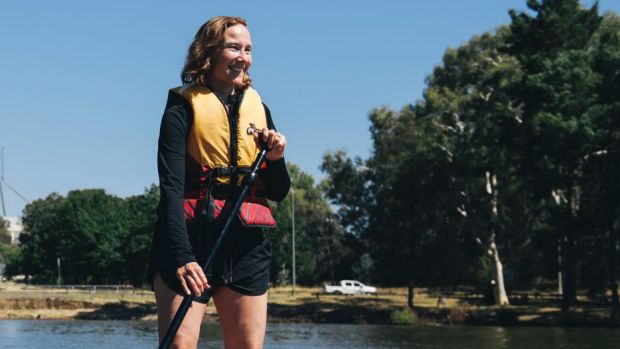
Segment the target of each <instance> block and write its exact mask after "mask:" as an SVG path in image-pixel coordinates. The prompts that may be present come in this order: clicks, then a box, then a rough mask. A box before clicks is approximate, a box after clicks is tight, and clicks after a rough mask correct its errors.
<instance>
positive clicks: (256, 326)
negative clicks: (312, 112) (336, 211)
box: [151, 17, 290, 348]
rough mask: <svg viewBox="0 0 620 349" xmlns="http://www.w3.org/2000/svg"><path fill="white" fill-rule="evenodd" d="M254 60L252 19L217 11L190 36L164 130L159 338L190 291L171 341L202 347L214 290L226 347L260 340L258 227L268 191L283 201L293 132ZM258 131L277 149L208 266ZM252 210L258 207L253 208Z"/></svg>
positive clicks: (266, 252)
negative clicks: (254, 78)
mask: <svg viewBox="0 0 620 349" xmlns="http://www.w3.org/2000/svg"><path fill="white" fill-rule="evenodd" d="M251 64H252V40H251V37H250V33H249V31H248V28H247V23H246V21H245V20H244V19H242V18H239V17H215V18H212V19H210V20H209V21H207V22H206V23H205V24H204V25H202V27H201V28H200V29H199V30H198V32H197V33H196V36H195V38H194V41H193V42H192V44H191V45H190V48H189V52H188V55H187V59H186V62H185V66H184V68H183V72H182V74H181V77H182V80H183V86H182V87H179V88H174V89H172V90H170V92H169V95H168V102H167V104H166V109H165V112H164V115H163V118H162V124H161V129H160V136H159V147H158V159H157V163H158V171H159V180H160V194H161V197H160V203H159V207H158V210H157V214H158V221H157V224H156V228H155V235H154V239H153V254H152V263H151V266H152V267H151V275H152V282H153V289H154V291H155V298H156V302H157V314H158V328H159V338H160V340H161V339H162V338H163V336H164V334H165V332H166V329H167V328H168V326H169V324H170V322H171V321H172V318H173V317H174V314H175V313H176V310H177V309H178V307H179V304H180V303H181V301H182V299H183V295H186V294H190V292H192V293H194V295H195V296H196V301H195V302H194V303H193V304H192V307H191V308H190V310H189V311H188V313H187V315H186V316H185V319H184V320H183V323H182V325H181V327H180V328H179V331H178V332H177V335H176V337H175V339H174V341H173V343H172V347H173V348H195V347H196V345H197V343H198V338H199V332H200V324H201V322H202V318H203V315H204V312H205V309H206V304H207V302H208V301H209V299H210V298H211V297H212V298H213V301H214V303H215V307H216V309H217V312H218V315H219V318H220V323H221V326H222V332H223V336H224V343H225V346H226V348H262V346H263V340H264V335H265V325H266V319H267V285H268V282H269V262H270V259H271V247H270V245H269V243H268V242H267V241H266V240H265V239H264V236H263V232H262V228H261V226H271V225H273V224H274V223H275V221H273V219H272V218H271V215H270V211H269V209H268V207H267V206H265V201H264V198H267V199H270V200H274V201H281V200H282V199H283V198H284V197H285V196H286V194H287V193H288V190H289V188H290V178H289V176H288V172H287V170H286V165H285V162H284V149H285V147H286V138H285V137H284V136H283V135H282V134H280V133H278V132H276V130H275V127H274V125H273V121H272V120H271V115H270V113H269V109H268V108H267V107H266V106H265V105H264V104H263V103H262V101H261V99H260V97H259V95H258V94H257V93H256V91H255V90H253V89H252V88H251V80H250V78H249V75H248V69H249V68H250V65H251ZM250 124H251V127H249V126H250ZM257 130H261V132H260V134H259V132H257ZM258 137H262V139H263V141H265V142H266V144H267V145H268V147H269V149H270V150H269V152H268V153H267V156H266V159H267V161H266V165H265V166H264V167H263V168H262V170H261V173H260V177H259V179H260V180H262V181H261V183H260V184H257V185H255V188H254V190H253V193H252V197H250V198H248V202H249V201H251V202H252V203H251V204H249V203H248V204H247V206H242V209H241V210H240V211H239V213H238V216H239V217H240V219H239V220H238V221H237V222H236V224H235V225H234V227H233V228H232V229H231V231H230V232H229V233H228V235H227V236H226V240H225V241H224V244H223V246H222V248H221V250H220V252H219V253H218V255H217V257H216V259H215V262H214V265H213V267H212V268H211V270H210V271H209V272H208V273H207V275H205V273H204V272H203V271H202V269H201V267H200V264H202V263H204V260H205V259H206V257H207V256H208V254H209V253H210V249H211V246H212V245H213V243H214V241H215V238H216V234H217V232H218V231H219V226H218V223H219V222H220V218H219V217H217V215H218V213H219V212H222V211H223V212H225V211H226V209H225V199H226V198H227V197H229V196H230V195H231V194H232V193H234V191H235V189H236V188H237V187H238V184H239V183H240V182H241V179H242V177H243V175H244V173H246V172H245V171H246V170H247V168H248V167H249V166H250V165H251V163H252V162H253V160H254V158H255V155H256V154H257V153H258V151H259V146H258V145H257V144H258ZM244 205H245V204H244ZM222 207H224V208H223V209H222ZM246 208H247V210H246ZM252 210H258V212H254V213H257V214H250V215H248V214H247V212H250V211H252ZM252 212H253V211H252Z"/></svg>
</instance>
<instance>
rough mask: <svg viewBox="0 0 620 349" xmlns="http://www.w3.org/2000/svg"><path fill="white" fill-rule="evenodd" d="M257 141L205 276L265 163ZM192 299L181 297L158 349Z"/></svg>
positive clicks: (264, 147)
mask: <svg viewBox="0 0 620 349" xmlns="http://www.w3.org/2000/svg"><path fill="white" fill-rule="evenodd" d="M250 130H252V133H253V132H254V125H252V128H250V129H248V133H250ZM258 140H259V143H260V145H261V151H260V153H259V154H258V156H257V157H256V159H255V160H254V164H252V170H251V171H250V173H248V174H247V175H246V176H245V177H244V178H243V184H242V185H241V188H240V189H239V192H238V194H237V197H236V200H235V203H234V205H233V206H232V207H231V208H230V210H229V211H228V217H226V220H225V221H224V225H223V226H222V231H221V232H220V235H219V236H218V238H217V241H216V242H215V245H213V249H212V250H211V254H210V255H209V258H208V259H207V262H206V263H205V265H202V266H201V267H202V270H203V271H204V273H205V275H206V274H207V271H208V270H209V268H211V265H212V264H213V261H214V260H215V255H216V254H217V253H218V251H219V249H220V245H222V242H223V241H224V237H226V233H228V231H229V230H230V227H231V226H232V225H233V222H234V220H235V217H236V214H235V213H237V212H239V208H240V207H241V204H242V203H243V199H245V197H246V196H247V195H248V193H249V191H250V189H251V188H252V185H253V184H254V182H255V181H256V178H257V177H258V170H259V169H260V167H261V166H262V164H263V162H265V156H266V155H267V151H268V149H267V145H266V144H265V143H264V142H263V139H262V135H261V134H259V136H258ZM194 298H195V296H194V294H193V293H191V294H189V295H186V296H184V297H183V302H181V305H180V306H179V309H178V310H177V312H176V314H175V315H174V318H173V319H172V322H171V323H170V326H169V327H168V330H167V331H166V334H165V335H164V338H163V339H162V341H161V343H159V347H158V348H159V349H168V348H169V347H170V343H172V340H173V339H174V337H175V336H176V334H177V331H178V330H179V327H181V323H182V322H183V319H184V318H185V315H186V314H187V311H188V310H189V307H190V306H191V305H192V302H193V301H194Z"/></svg>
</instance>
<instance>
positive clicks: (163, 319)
mask: <svg viewBox="0 0 620 349" xmlns="http://www.w3.org/2000/svg"><path fill="white" fill-rule="evenodd" d="M153 288H154V289H155V302H156V303H157V327H158V330H159V341H160V342H161V340H162V339H163V338H164V335H165V334H166V330H167V329H168V326H170V323H171V322H172V319H173V318H174V314H176V312H177V309H178V308H179V306H180V305H181V301H183V297H182V296H180V295H179V294H177V293H176V292H174V291H172V290H171V289H170V288H168V286H166V284H165V283H164V282H163V281H162V279H161V277H160V276H159V273H157V274H156V275H155V278H154V280H153ZM206 309H207V306H206V304H202V303H198V302H193V303H192V306H191V307H190V308H189V310H188V311H187V314H186V315H185V318H184V319H183V322H182V323H181V327H179V331H178V332H177V334H176V336H175V337H174V340H173V341H172V344H171V346H170V348H174V349H194V348H196V346H197V345H198V337H199V335H200V324H201V323H202V318H203V317H204V314H205V310H206Z"/></svg>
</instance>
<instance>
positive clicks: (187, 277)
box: [176, 262, 211, 297]
mask: <svg viewBox="0 0 620 349" xmlns="http://www.w3.org/2000/svg"><path fill="white" fill-rule="evenodd" d="M176 274H177V279H178V280H179V282H180V283H181V287H183V291H184V292H185V294H186V295H190V294H191V293H192V292H193V293H194V295H195V296H196V297H198V296H200V295H201V294H202V292H203V291H204V290H206V289H209V288H211V286H210V285H209V283H208V282H207V277H206V276H205V273H204V272H203V271H202V268H201V267H200V265H199V264H198V263H196V262H190V263H187V264H185V265H183V266H181V267H179V268H178V269H177V272H176ZM190 290H191V291H190Z"/></svg>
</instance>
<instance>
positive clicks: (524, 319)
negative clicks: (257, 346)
mask: <svg viewBox="0 0 620 349" xmlns="http://www.w3.org/2000/svg"><path fill="white" fill-rule="evenodd" d="M7 303H8V304H7ZM7 305H8V306H7ZM604 310H607V309H598V308H593V309H584V308H581V307H576V308H575V309H574V310H571V311H568V312H563V311H561V310H559V309H555V308H547V309H537V308H532V307H520V306H513V307H505V308H499V307H467V308H424V307H417V308H416V309H415V311H411V310H410V309H408V308H393V309H377V308H374V307H373V308H369V307H358V306H354V305H353V306H352V305H346V304H340V305H333V304H332V305H330V306H325V305H324V304H313V303H309V304H306V305H285V304H279V303H269V305H268V314H267V322H269V323H317V324H364V325H367V324H370V325H395V326H402V325H405V326H412V325H431V326H452V325H454V326H511V327H515V326H516V327H520V326H521V327H531V326H535V327H602V328H605V327H607V328H618V327H619V326H618V324H614V323H612V321H611V318H610V316H609V315H608V314H605V311H604ZM0 320H75V321H80V320H99V321H107V320H141V321H142V320H145V321H151V320H157V315H156V308H155V303H154V302H146V303H139V302H131V301H118V302H107V303H104V304H97V303H88V302H84V301H75V300H66V299H62V298H56V297H49V298H45V299H41V298H37V299H34V298H14V299H6V298H5V299H0ZM218 321H219V319H218V316H217V313H216V311H215V309H214V307H213V306H212V305H209V306H208V307H207V311H206V315H205V319H204V322H218Z"/></svg>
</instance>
